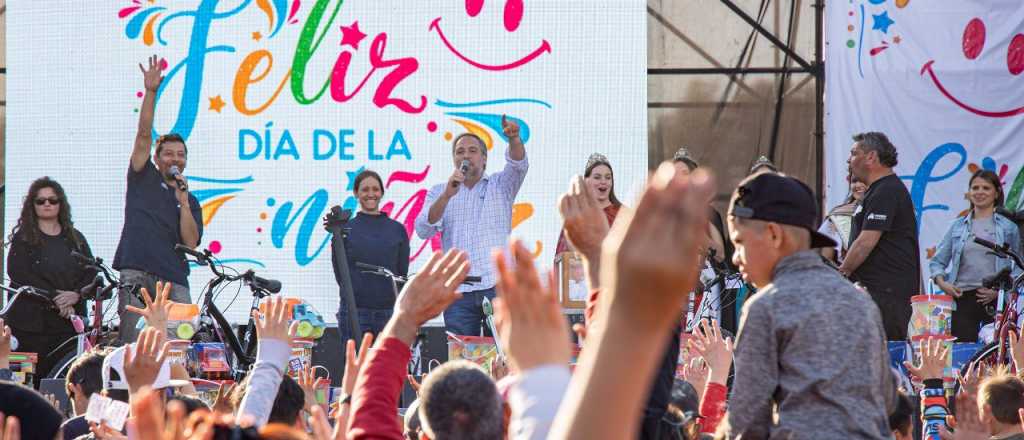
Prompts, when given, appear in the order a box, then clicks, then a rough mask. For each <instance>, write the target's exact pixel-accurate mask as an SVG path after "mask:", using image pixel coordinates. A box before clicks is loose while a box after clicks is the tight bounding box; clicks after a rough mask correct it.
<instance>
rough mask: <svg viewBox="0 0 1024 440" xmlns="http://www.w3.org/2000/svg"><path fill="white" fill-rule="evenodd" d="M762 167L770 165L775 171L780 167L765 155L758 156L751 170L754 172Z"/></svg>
mask: <svg viewBox="0 0 1024 440" xmlns="http://www.w3.org/2000/svg"><path fill="white" fill-rule="evenodd" d="M760 167H768V168H770V169H772V170H773V171H774V170H778V167H776V166H775V164H774V163H773V162H772V161H770V160H768V158H767V157H765V156H761V157H758V158H757V160H756V161H754V164H753V165H751V166H750V171H751V172H753V171H754V170H756V169H758V168H760Z"/></svg>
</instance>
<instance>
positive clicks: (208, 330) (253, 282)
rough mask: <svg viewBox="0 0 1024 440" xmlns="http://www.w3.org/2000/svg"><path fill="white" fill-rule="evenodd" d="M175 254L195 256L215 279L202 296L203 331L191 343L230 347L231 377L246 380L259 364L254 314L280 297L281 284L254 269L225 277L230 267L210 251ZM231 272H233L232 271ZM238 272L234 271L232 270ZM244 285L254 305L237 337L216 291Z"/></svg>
mask: <svg viewBox="0 0 1024 440" xmlns="http://www.w3.org/2000/svg"><path fill="white" fill-rule="evenodd" d="M175 250H176V251H179V252H182V253H185V254H187V255H189V256H192V257H193V258H194V260H190V261H192V262H195V263H196V264H198V265H200V266H207V267H209V268H210V271H211V272H212V273H213V279H211V280H210V281H209V282H207V283H206V287H204V289H203V293H202V295H201V296H202V300H201V301H202V304H201V306H200V312H199V329H198V330H197V331H196V332H195V334H194V335H193V336H192V338H191V340H192V341H194V342H222V343H225V344H226V345H227V346H226V348H227V349H228V350H227V353H228V354H229V355H230V356H231V359H229V365H231V367H232V370H233V371H231V375H232V376H233V378H234V379H235V380H236V381H240V380H242V378H244V377H245V374H246V373H248V371H249V367H251V366H252V364H254V363H255V362H256V346H257V338H256V326H255V321H254V320H253V318H252V311H254V310H259V303H260V301H261V300H263V299H264V298H266V297H268V296H270V295H272V294H275V293H278V292H280V291H281V282H280V281H277V280H272V279H267V278H261V277H259V276H257V275H256V273H255V272H253V271H252V269H250V270H247V271H245V272H242V273H238V271H235V272H236V275H228V274H226V273H224V269H225V268H227V266H224V265H223V264H221V263H219V262H218V261H217V259H216V258H214V257H213V253H212V252H210V250H209V249H205V250H203V251H202V252H199V251H196V250H193V249H191V248H189V247H186V246H183V245H180V244H179V245H175ZM229 269H230V268H229ZM231 270H234V269H231ZM238 281H241V282H242V283H243V284H244V285H246V286H248V287H249V290H250V291H251V292H252V295H253V300H252V304H251V305H250V313H249V321H248V323H246V325H245V327H244V328H242V327H239V328H238V329H237V335H236V333H235V332H234V331H232V329H231V324H230V323H229V322H228V320H227V318H225V317H224V314H223V313H222V312H221V310H220V309H219V308H217V305H216V304H215V303H214V298H215V294H214V289H216V288H217V287H218V286H220V285H221V284H222V283H224V282H228V283H233V282H238Z"/></svg>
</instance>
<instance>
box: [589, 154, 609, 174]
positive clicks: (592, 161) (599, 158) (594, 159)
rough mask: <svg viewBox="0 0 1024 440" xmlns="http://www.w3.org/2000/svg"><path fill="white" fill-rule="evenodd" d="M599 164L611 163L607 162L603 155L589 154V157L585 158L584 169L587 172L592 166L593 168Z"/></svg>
mask: <svg viewBox="0 0 1024 440" xmlns="http://www.w3.org/2000/svg"><path fill="white" fill-rule="evenodd" d="M599 163H603V164H605V165H608V164H611V162H609V161H608V158H607V157H605V155H603V154H601V153H594V154H591V155H590V157H588V158H587V166H586V168H585V169H588V170H589V169H590V167H592V166H594V165H596V164H599Z"/></svg>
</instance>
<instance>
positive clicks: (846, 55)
mask: <svg viewBox="0 0 1024 440" xmlns="http://www.w3.org/2000/svg"><path fill="white" fill-rule="evenodd" d="M826 11H827V12H826V14H827V34H828V38H827V44H828V46H827V51H826V53H827V60H826V65H827V69H826V70H827V73H826V111H827V115H826V136H827V137H826V142H827V143H826V145H827V148H826V154H825V160H826V170H827V171H826V172H827V182H828V193H827V194H828V200H829V203H828V206H827V207H828V208H831V207H832V206H833V205H835V204H837V203H841V201H842V200H843V199H844V198H845V197H846V193H847V185H846V181H845V177H846V170H847V165H846V159H847V157H848V156H849V149H850V146H851V144H852V141H851V139H850V137H851V136H852V135H854V134H855V133H858V132H864V131H881V132H884V133H886V134H887V135H888V136H889V138H890V139H891V140H892V142H893V143H894V144H895V145H896V148H897V149H898V151H899V165H898V166H897V167H896V172H897V173H898V174H899V175H900V177H901V178H902V179H903V182H904V183H905V184H906V185H907V188H908V189H909V190H910V195H911V198H912V199H913V201H914V207H915V209H916V212H917V220H918V226H919V231H920V244H921V254H922V255H921V260H922V264H924V266H923V268H924V270H925V272H924V276H927V260H928V257H929V256H930V255H931V254H932V253H933V252H934V249H935V246H937V245H938V243H939V241H941V239H942V235H943V234H944V233H945V231H946V229H947V228H948V227H949V225H950V223H951V222H952V220H953V219H954V218H956V217H957V216H958V215H959V214H961V213H962V212H963V211H964V210H966V209H968V202H967V201H966V200H965V194H966V192H967V186H968V180H969V178H970V176H971V174H972V173H973V172H974V171H975V170H977V169H978V168H985V169H990V170H993V171H995V172H996V173H998V174H999V175H1000V176H1001V177H1002V179H1003V180H1002V181H1003V188H1004V190H1005V192H1006V196H1007V197H1006V206H1007V208H1010V209H1012V210H1016V209H1020V208H1021V207H1022V205H1024V204H1022V203H1021V188H1022V186H1024V172H1022V171H1024V170H1022V165H1024V154H1021V153H1022V151H1024V148H1022V143H1024V76H1022V75H1021V73H1022V72H1024V34H1022V33H1024V3H1021V2H1020V1H1019V0H961V1H926V0H849V1H832V2H828V4H827V9H826Z"/></svg>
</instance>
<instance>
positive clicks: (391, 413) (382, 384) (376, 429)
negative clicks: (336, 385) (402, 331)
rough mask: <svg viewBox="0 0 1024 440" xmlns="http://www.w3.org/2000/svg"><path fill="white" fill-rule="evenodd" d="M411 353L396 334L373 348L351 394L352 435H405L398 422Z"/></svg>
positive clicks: (399, 438)
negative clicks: (399, 406) (399, 399)
mask: <svg viewBox="0 0 1024 440" xmlns="http://www.w3.org/2000/svg"><path fill="white" fill-rule="evenodd" d="M410 357H412V353H411V352H410V351H409V347H408V346H407V345H405V344H404V343H403V342H402V341H399V340H398V339H396V338H387V339H385V340H383V341H381V344H380V345H379V346H378V347H376V348H374V349H372V350H370V353H369V357H368V358H367V360H366V365H364V366H363V368H362V370H361V371H359V379H358V380H357V382H356V383H357V384H358V385H357V386H356V389H355V391H354V393H353V394H352V412H351V414H352V415H351V420H349V425H348V426H349V430H348V438H349V439H364V440H365V439H389V440H404V439H405V437H403V436H402V431H403V428H404V427H403V426H401V425H400V424H399V422H398V420H399V419H398V397H399V395H400V394H401V391H402V383H403V382H404V381H405V376H406V374H405V372H406V365H408V364H409V358H410ZM360 385H361V386H360Z"/></svg>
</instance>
